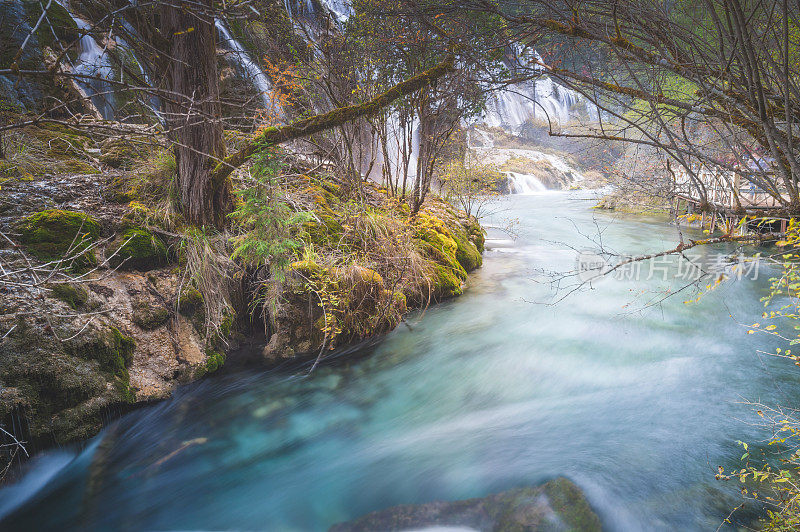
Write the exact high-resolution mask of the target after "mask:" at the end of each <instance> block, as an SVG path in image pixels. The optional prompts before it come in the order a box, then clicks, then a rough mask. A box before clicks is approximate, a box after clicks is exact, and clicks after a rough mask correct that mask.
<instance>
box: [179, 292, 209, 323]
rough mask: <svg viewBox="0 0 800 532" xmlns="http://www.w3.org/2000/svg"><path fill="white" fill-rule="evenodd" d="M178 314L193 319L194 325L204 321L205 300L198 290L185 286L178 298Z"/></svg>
mask: <svg viewBox="0 0 800 532" xmlns="http://www.w3.org/2000/svg"><path fill="white" fill-rule="evenodd" d="M178 312H180V313H181V314H183V315H184V316H186V317H189V318H193V319H194V321H195V322H196V324H198V325H199V324H200V323H202V322H203V321H204V320H205V300H204V299H203V294H201V293H200V290H198V289H197V288H195V287H193V286H186V287H184V288H183V290H182V291H181V294H180V296H179V297H178Z"/></svg>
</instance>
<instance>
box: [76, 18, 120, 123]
mask: <svg viewBox="0 0 800 532" xmlns="http://www.w3.org/2000/svg"><path fill="white" fill-rule="evenodd" d="M65 7H66V6H65ZM69 13H70V16H71V17H72V20H74V21H75V24H76V25H77V26H78V29H79V30H82V31H84V33H83V35H81V38H80V40H79V41H78V54H79V55H78V62H77V63H76V64H73V65H72V72H73V73H74V74H78V75H81V76H91V77H92V78H93V79H89V78H82V77H79V78H76V79H75V83H76V84H77V85H78V88H79V89H80V90H81V92H82V93H83V94H84V96H85V97H87V99H89V100H91V102H92V104H93V105H94V106H95V108H96V109H97V111H98V112H99V113H100V115H101V116H102V117H103V119H105V120H113V119H114V93H113V90H112V88H111V84H110V83H108V81H106V80H111V79H113V72H112V70H111V65H110V64H109V61H108V55H107V54H106V50H105V49H104V48H102V47H101V46H100V45H99V44H97V41H95V40H94V38H93V37H92V36H91V35H90V34H89V33H88V31H89V30H91V29H92V27H91V25H90V24H89V23H87V22H86V21H84V20H82V19H79V18H78V17H76V16H75V15H73V14H72V12H69Z"/></svg>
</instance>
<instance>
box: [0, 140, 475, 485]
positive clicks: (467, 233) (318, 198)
mask: <svg viewBox="0 0 800 532" xmlns="http://www.w3.org/2000/svg"><path fill="white" fill-rule="evenodd" d="M236 138H237V137H236V135H234V134H231V142H236ZM11 142H12V144H11V145H12V147H13V146H25V149H24V150H19V151H15V150H10V153H9V154H8V158H7V160H6V161H5V162H4V163H3V165H4V166H3V167H2V169H1V170H2V172H3V176H4V177H3V182H2V191H0V231H2V233H3V235H5V236H6V237H7V239H4V240H3V243H2V245H0V253H2V254H3V258H4V260H6V261H7V263H8V264H12V265H13V266H14V269H15V270H14V272H16V273H14V272H12V274H9V273H8V272H6V273H5V277H4V281H6V282H4V283H3V286H2V291H3V292H2V293H3V300H4V301H3V303H4V305H3V307H4V308H3V309H2V313H0V336H2V340H0V389H1V390H2V391H0V418H2V419H3V421H4V422H5V426H8V427H12V428H14V431H13V432H14V436H15V437H16V439H18V440H20V441H25V442H27V443H26V446H27V447H26V450H27V451H28V452H29V453H31V454H33V453H35V452H36V451H38V450H40V449H43V448H47V447H50V446H52V445H64V444H67V443H69V442H73V441H78V440H85V439H88V438H90V437H92V436H93V435H94V434H96V433H97V432H98V431H99V430H100V429H101V427H102V426H103V425H104V424H106V423H107V422H108V421H109V420H111V419H113V418H114V417H116V416H117V415H118V414H120V413H123V412H125V411H127V410H129V409H130V408H131V407H132V406H134V405H137V404H145V403H149V402H152V401H154V400H159V399H163V398H165V397H168V396H169V395H170V394H171V393H172V391H173V390H174V389H175V387H176V386H177V385H179V384H185V383H188V382H191V381H193V380H197V379H199V378H201V377H203V376H204V375H206V374H208V373H213V372H214V371H216V370H217V369H218V368H219V367H221V366H222V365H223V364H224V363H225V359H226V352H228V351H230V350H231V349H233V348H235V347H236V346H237V345H239V344H241V343H242V341H244V340H245V339H246V338H254V337H255V338H263V343H264V344H266V347H264V349H263V351H262V352H261V353H260V355H259V357H258V358H259V359H260V360H259V361H260V363H262V364H265V365H275V364H278V363H280V362H282V361H285V360H288V359H292V358H294V357H307V356H312V357H317V356H319V357H324V356H325V355H326V353H328V352H330V351H331V350H332V349H335V348H337V347H341V346H345V345H347V344H349V343H352V342H358V341H361V340H363V339H365V338H369V337H374V336H379V335H382V334H385V333H386V332H388V331H390V330H392V329H393V328H394V327H396V326H397V325H398V324H399V323H400V321H401V319H402V317H403V315H404V314H405V313H406V312H407V310H408V309H412V308H421V307H425V306H427V305H429V304H432V303H434V302H437V301H441V300H444V299H447V298H449V297H453V296H457V295H460V294H461V293H462V291H463V289H464V288H465V284H464V281H465V280H466V277H467V272H468V271H471V270H473V269H475V268H478V267H479V266H480V264H481V260H482V259H481V252H482V251H483V233H482V230H481V228H480V226H479V225H478V224H477V221H476V220H474V219H469V218H467V217H465V216H464V215H462V214H459V213H458V212H457V211H456V210H455V209H453V208H452V207H450V206H449V205H448V204H446V203H445V202H443V201H441V200H439V199H438V198H431V199H430V200H429V201H428V202H427V204H426V206H425V208H424V209H423V210H422V211H421V212H420V213H418V214H415V215H412V213H411V212H410V209H409V208H408V206H407V205H406V204H405V203H404V202H402V201H399V200H397V199H396V198H393V197H391V196H390V195H388V194H387V193H386V191H384V190H382V189H380V188H378V187H376V186H375V185H373V184H370V183H364V184H363V186H362V187H361V188H360V190H346V189H344V188H343V187H342V186H341V184H339V183H337V181H336V179H335V178H334V177H332V176H331V175H330V174H326V173H325V172H324V171H320V170H318V169H317V170H312V169H311V168H310V167H308V166H304V165H303V163H302V162H301V161H299V160H298V159H295V158H293V157H292V156H291V155H289V154H286V153H277V152H276V154H275V156H274V160H275V164H276V166H280V168H281V170H280V171H279V173H278V174H277V175H280V176H282V177H281V180H280V183H279V185H276V186H275V187H273V188H272V189H270V190H271V191H272V192H271V194H273V195H274V197H275V198H283V199H281V200H280V201H279V202H277V200H276V203H275V205H277V207H276V208H278V207H280V208H283V206H286V207H285V216H294V214H292V213H295V214H302V216H303V219H302V220H300V221H298V222H297V223H296V224H295V225H293V226H291V227H289V228H288V229H287V231H291V233H290V234H289V233H287V238H291V239H292V242H294V243H295V244H294V247H293V248H291V249H289V250H285V251H284V252H283V253H284V255H285V263H286V264H285V266H284V267H283V270H282V271H280V272H278V271H277V270H273V269H272V266H271V265H270V261H269V258H268V257H261V258H260V259H259V260H261V262H260V263H255V262H253V261H250V262H248V261H246V260H244V259H241V258H239V259H236V258H235V257H232V254H233V252H234V250H235V249H237V246H240V245H241V243H242V242H243V241H246V239H248V238H249V239H251V241H252V242H254V243H255V244H258V243H259V242H261V241H262V240H259V239H260V238H266V237H259V236H258V235H259V233H257V230H256V227H257V226H255V225H253V226H248V227H245V226H244V225H235V223H234V225H233V226H232V228H231V230H230V232H228V233H221V234H213V233H201V232H198V231H197V230H195V229H194V228H192V227H187V226H185V225H183V224H182V223H181V221H180V217H178V216H177V215H176V213H175V210H174V209H173V208H172V206H171V205H170V204H169V202H168V201H167V202H164V201H163V199H161V198H163V197H168V198H169V197H170V194H168V193H166V194H164V193H163V192H164V191H165V190H167V191H168V190H169V187H170V186H171V185H170V183H172V179H173V177H174V160H172V158H171V156H170V155H169V154H168V153H167V152H165V151H164V150H163V148H160V147H159V146H158V145H157V144H155V145H154V144H153V143H152V142H143V141H142V139H135V138H128V139H124V138H123V139H116V140H114V141H105V142H103V143H98V142H95V139H93V138H92V137H91V136H89V135H86V134H82V133H80V132H75V131H67V130H64V128H61V127H59V126H45V127H42V128H37V127H29V128H26V129H24V130H20V131H18V132H15V138H14V139H12V140H11ZM248 172H250V169H249V168H248V169H245V170H243V171H242V174H240V176H239V177H238V178H236V177H235V179H236V183H237V186H238V188H239V190H250V191H259V192H258V193H261V192H260V191H263V190H264V187H262V186H261V184H260V183H255V184H253V183H252V182H251V181H247V180H246V178H247V176H248V175H249V174H248ZM156 192H157V193H156ZM253 193H256V192H253ZM270 197H272V196H270ZM240 202H241V203H240V205H246V200H245V199H242V200H240ZM281 212H284V211H281ZM247 223H251V222H249V221H248V222H247ZM260 223H261V224H262V225H260V226H258V227H263V226H264V225H263V224H268V223H269V221H261V222H260ZM280 223H283V222H280ZM253 235H255V236H253ZM270 253H272V254H280V253H281V251H280V250H274V249H273V250H271V251H270ZM6 439H8V437H7V436H6ZM3 442H4V443H13V440H9V441H6V440H3ZM4 449H5V450H8V449H12V450H13V447H8V448H4ZM21 454H22V453H20V455H19V456H12V453H10V452H9V453H4V455H3V457H4V458H3V459H4V463H3V465H2V467H0V470H3V469H5V465H7V464H8V463H9V460H12V459H14V460H18V459H19V458H20V457H21Z"/></svg>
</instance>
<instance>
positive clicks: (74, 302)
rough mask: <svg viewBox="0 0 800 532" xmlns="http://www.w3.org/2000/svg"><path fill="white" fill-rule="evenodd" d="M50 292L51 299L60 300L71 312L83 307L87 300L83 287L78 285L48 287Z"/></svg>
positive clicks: (87, 295) (86, 293)
mask: <svg viewBox="0 0 800 532" xmlns="http://www.w3.org/2000/svg"><path fill="white" fill-rule="evenodd" d="M50 291H51V292H52V294H53V297H55V298H56V299H60V300H61V301H63V302H64V303H66V304H67V305H69V306H70V308H72V309H73V310H78V309H79V308H81V307H83V306H85V305H86V302H87V301H88V300H89V293H88V292H87V291H86V289H85V288H84V287H82V286H81V285H78V284H70V283H64V284H54V285H51V286H50Z"/></svg>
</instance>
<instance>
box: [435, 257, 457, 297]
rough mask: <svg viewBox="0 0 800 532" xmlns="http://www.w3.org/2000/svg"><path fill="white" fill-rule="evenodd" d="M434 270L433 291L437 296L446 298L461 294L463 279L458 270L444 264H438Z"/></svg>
mask: <svg viewBox="0 0 800 532" xmlns="http://www.w3.org/2000/svg"><path fill="white" fill-rule="evenodd" d="M433 270H434V275H433V279H432V281H433V286H432V291H433V294H434V296H435V297H437V298H440V299H442V298H444V299H446V298H448V297H454V296H459V295H461V294H462V293H463V289H462V288H461V279H460V277H459V276H458V275H457V271H454V270H453V269H452V268H450V267H448V266H444V265H442V264H436V265H435V266H434V267H433Z"/></svg>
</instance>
